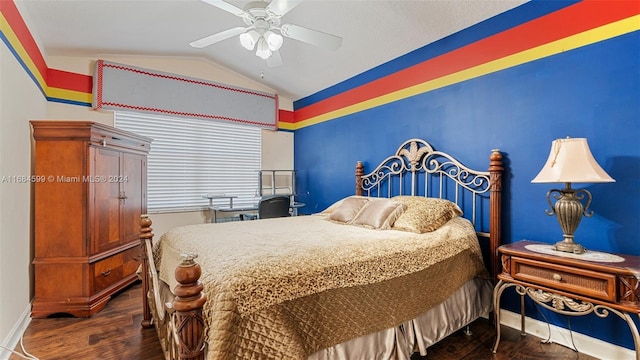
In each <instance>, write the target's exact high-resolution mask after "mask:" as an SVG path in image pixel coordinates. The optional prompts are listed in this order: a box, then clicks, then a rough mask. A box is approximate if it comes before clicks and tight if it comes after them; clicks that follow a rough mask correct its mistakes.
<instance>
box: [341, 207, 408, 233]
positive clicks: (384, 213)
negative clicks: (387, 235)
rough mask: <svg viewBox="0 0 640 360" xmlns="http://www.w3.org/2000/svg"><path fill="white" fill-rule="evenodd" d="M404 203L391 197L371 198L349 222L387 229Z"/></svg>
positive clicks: (399, 212) (397, 215)
mask: <svg viewBox="0 0 640 360" xmlns="http://www.w3.org/2000/svg"><path fill="white" fill-rule="evenodd" d="M403 211H404V205H402V204H401V203H400V202H397V201H395V200H391V199H371V200H369V201H368V202H367V203H366V204H365V205H364V206H363V207H362V210H360V212H359V213H358V215H357V216H356V217H355V219H353V221H352V222H351V223H352V224H355V225H362V226H365V227H369V228H373V229H381V230H388V229H391V225H393V223H394V222H395V221H396V219H397V218H398V217H399V216H400V215H401V214H402V213H403Z"/></svg>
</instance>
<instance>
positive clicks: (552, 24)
mask: <svg viewBox="0 0 640 360" xmlns="http://www.w3.org/2000/svg"><path fill="white" fill-rule="evenodd" d="M638 13H640V2H639V1H628V0H627V1H599V0H589V1H583V2H580V3H577V4H574V5H572V6H569V7H567V8H564V9H561V10H559V11H557V12H554V13H551V14H549V15H546V16H543V17H540V18H538V19H535V20H532V21H530V22H528V23H525V24H522V25H519V26H517V27H514V28H512V29H510V30H507V31H504V32H502V33H499V34H496V35H494V36H491V37H488V38H486V39H483V40H480V41H478V42H476V43H473V44H470V45H467V46H465V47H462V48H460V49H457V50H454V51H451V52H449V53H447V54H444V55H441V56H439V57H436V58H433V59H430V60H427V61H425V62H422V63H420V64H417V65H414V66H412V67H409V68H407V69H404V70H402V71H399V72H396V73H394V74H391V75H388V76H386V77H383V78H380V79H378V80H375V81H372V82H370V83H368V84H366V85H363V86H360V87H358V88H354V89H352V90H349V91H345V92H343V93H341V94H339V95H336V96H334V97H331V98H327V99H325V100H322V101H319V102H317V103H315V104H313V105H309V106H307V107H304V108H301V109H296V111H295V122H299V121H303V120H306V119H309V118H312V117H315V116H318V115H321V114H325V113H327V112H330V111H334V110H338V109H341V108H344V107H347V106H350V105H354V104H357V103H360V102H363V101H366V100H369V99H372V98H375V97H378V96H381V95H385V94H388V93H391V92H394V91H397V90H401V89H404V88H407V87H410V86H413V85H417V84H421V83H423V82H426V81H429V80H433V79H437V78H439V77H442V76H445V75H449V74H452V73H455V72H458V71H461V70H464V69H468V68H471V67H473V66H477V65H481V64H484V63H486V62H489V61H492V60H496V59H499V58H502V57H505V56H508V55H511V54H514V53H518V52H521V51H524V50H527V49H531V48H533V47H536V46H540V45H543V44H546V43H549V42H552V41H555V40H559V39H562V38H565V37H567V36H571V35H574V34H578V33H581V32H584V31H586V30H589V29H593V28H596V27H599V26H602V25H605V24H608V23H611V22H614V21H618V20H621V19H625V18H628V17H630V16H633V15H637V14H638Z"/></svg>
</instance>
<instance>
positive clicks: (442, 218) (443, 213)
mask: <svg viewBox="0 0 640 360" xmlns="http://www.w3.org/2000/svg"><path fill="white" fill-rule="evenodd" d="M392 199H393V200H395V201H398V202H400V203H402V204H403V205H404V206H405V207H406V208H405V210H404V213H403V214H402V215H400V217H399V218H398V219H396V221H395V223H394V224H393V226H392V229H394V230H403V231H411V232H415V233H420V234H422V233H425V232H430V231H434V230H436V229H438V228H439V227H441V226H442V225H444V224H446V223H447V222H448V221H449V220H451V219H453V218H455V217H457V216H460V215H462V210H460V207H458V205H456V204H455V203H453V202H451V201H449V200H446V199H438V198H428V197H422V196H396V197H394V198H392Z"/></svg>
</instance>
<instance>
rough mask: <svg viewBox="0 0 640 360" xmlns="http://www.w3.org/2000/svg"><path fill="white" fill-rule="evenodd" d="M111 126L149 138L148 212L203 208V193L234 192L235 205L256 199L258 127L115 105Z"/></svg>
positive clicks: (223, 201)
mask: <svg viewBox="0 0 640 360" xmlns="http://www.w3.org/2000/svg"><path fill="white" fill-rule="evenodd" d="M115 126H116V127H117V128H120V129H123V130H127V131H131V132H134V133H137V134H140V135H143V136H148V137H150V138H152V139H153V142H152V143H151V151H150V153H149V157H148V161H147V172H148V180H147V211H148V212H149V213H154V212H155V213H157V212H178V211H195V210H202V209H205V208H207V206H208V205H209V200H208V199H206V198H204V196H206V195H207V194H218V195H223V194H224V195H228V196H237V198H234V199H233V205H234V207H236V206H238V207H240V206H251V205H255V204H256V202H257V201H258V194H257V192H258V191H257V190H258V174H259V172H258V171H259V170H260V164H261V149H262V146H261V130H260V128H257V127H253V126H245V125H239V124H235V123H228V122H218V121H210V120H200V119H189V118H181V117H168V116H161V115H155V114H148V113H138V112H120V111H118V112H115ZM228 202H229V200H228V199H216V200H214V204H216V205H227V206H228Z"/></svg>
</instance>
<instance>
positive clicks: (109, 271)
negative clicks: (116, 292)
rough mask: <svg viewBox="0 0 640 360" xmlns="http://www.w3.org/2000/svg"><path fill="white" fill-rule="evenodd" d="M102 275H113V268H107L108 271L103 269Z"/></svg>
mask: <svg viewBox="0 0 640 360" xmlns="http://www.w3.org/2000/svg"><path fill="white" fill-rule="evenodd" d="M100 274H101V275H102V276H104V277H107V276H109V275H111V269H109V270H107V271H103V272H101V273H100Z"/></svg>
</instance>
